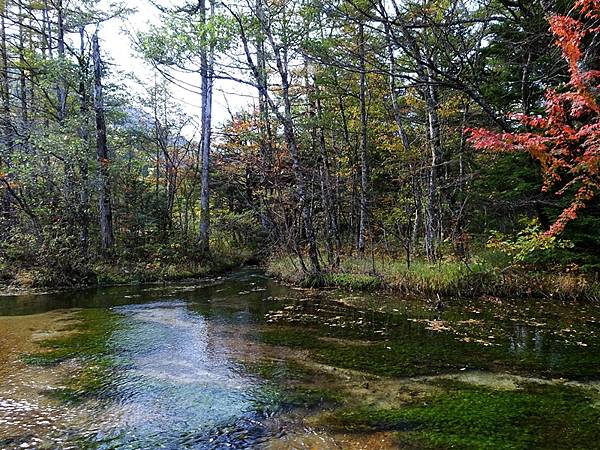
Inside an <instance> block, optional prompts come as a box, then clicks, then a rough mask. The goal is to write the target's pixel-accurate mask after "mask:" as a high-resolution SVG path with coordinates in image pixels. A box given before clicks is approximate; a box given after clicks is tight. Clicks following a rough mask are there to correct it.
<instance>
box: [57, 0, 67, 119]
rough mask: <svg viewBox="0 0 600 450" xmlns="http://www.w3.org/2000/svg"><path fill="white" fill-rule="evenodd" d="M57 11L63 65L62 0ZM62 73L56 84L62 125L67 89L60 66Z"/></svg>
mask: <svg viewBox="0 0 600 450" xmlns="http://www.w3.org/2000/svg"><path fill="white" fill-rule="evenodd" d="M56 11H57V14H58V30H57V31H58V40H57V45H58V58H59V62H60V64H61V66H62V65H63V64H64V62H65V61H64V60H65V27H64V17H63V16H64V11H63V2H62V0H57V2H56ZM60 69H61V74H60V75H59V77H58V83H57V86H56V98H57V109H58V122H59V123H60V124H61V125H62V123H63V121H64V119H65V115H66V109H67V91H66V87H65V79H64V76H63V75H62V70H63V68H62V67H60Z"/></svg>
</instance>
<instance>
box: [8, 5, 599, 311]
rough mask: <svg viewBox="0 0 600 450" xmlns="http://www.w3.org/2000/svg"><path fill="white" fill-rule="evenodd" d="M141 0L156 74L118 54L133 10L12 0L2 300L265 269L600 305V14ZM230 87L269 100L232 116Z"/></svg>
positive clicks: (412, 288)
mask: <svg viewBox="0 0 600 450" xmlns="http://www.w3.org/2000/svg"><path fill="white" fill-rule="evenodd" d="M144 7H145V8H148V9H149V10H150V9H152V11H153V13H154V14H155V15H157V17H159V20H158V21H155V22H154V23H152V24H151V25H149V26H148V27H146V28H145V29H143V30H138V31H135V32H132V33H130V40H131V45H132V48H133V49H134V50H135V52H136V54H137V55H138V56H139V57H141V58H143V59H144V61H145V63H146V65H147V66H148V70H150V71H151V73H152V74H153V76H152V79H150V80H148V79H142V78H141V76H140V77H138V75H139V74H136V73H135V70H134V68H133V67H131V68H128V71H125V72H124V71H123V70H121V69H120V68H119V67H117V66H115V65H113V64H111V63H110V61H111V55H110V54H109V53H108V52H107V51H105V50H104V46H103V44H104V42H105V41H104V39H105V38H106V36H103V27H104V26H105V24H107V23H110V22H111V21H115V20H122V19H123V18H126V17H128V15H131V14H133V13H134V12H135V11H134V10H133V9H132V8H131V7H129V6H128V5H127V3H123V4H117V3H111V4H110V5H107V4H103V3H102V2H96V1H93V0H3V1H2V2H0V8H1V15H0V18H1V23H0V97H1V101H0V103H1V106H0V107H1V108H2V113H1V123H0V128H1V137H0V223H1V225H0V280H1V283H2V285H4V287H5V288H6V289H8V290H11V289H13V290H15V289H16V290H18V289H38V288H39V289H43V288H48V287H68V286H85V285H97V284H101V285H102V284H119V283H132V282H135V283H140V282H152V281H170V280H171V281H172V280H185V279H194V278H198V277H201V276H203V275H207V274H218V273H222V272H223V271H226V270H229V269H232V268H235V267H239V266H241V265H244V264H248V263H252V264H260V265H263V266H265V267H266V268H267V271H268V272H269V273H270V274H272V275H274V276H277V277H279V278H282V279H284V280H286V281H288V282H292V283H294V284H299V285H303V286H338V287H346V288H351V289H377V288H388V289H392V290H397V291H401V292H406V293H413V294H425V295H461V296H481V295H494V296H496V295H497V296H541V297H553V296H555V297H557V298H573V299H597V298H598V297H599V296H600V284H599V278H598V276H599V275H598V274H599V269H600V259H599V256H600V233H598V229H599V228H598V227H600V214H599V213H600V209H599V206H600V205H599V203H598V198H597V195H598V190H599V189H600V175H599V168H600V102H599V92H600V84H599V83H600V39H599V36H600V33H598V31H599V30H600V28H599V27H600V2H598V0H576V1H572V0H564V1H562V0H560V1H559V0H557V1H546V0H531V1H520V0H516V1H515V0H476V1H463V0H431V1H430V0H402V1H400V0H334V1H331V2H320V1H319V0H246V1H241V2H229V1H227V0H226V1H225V2H217V1H216V0H198V1H197V2H192V1H187V2H184V1H181V2H160V1H155V2H148V4H147V5H145V6H144ZM182 76H184V78H182ZM182 80H185V81H182ZM189 80H192V81H189ZM224 81H226V82H228V83H230V84H231V83H234V85H235V86H237V88H236V90H238V91H239V92H240V93H242V94H244V95H246V96H247V97H248V98H250V101H249V102H248V103H247V104H246V106H243V107H240V108H235V109H231V108H229V106H228V107H227V117H228V118H227V119H226V120H224V121H221V122H217V121H216V120H215V119H214V117H215V108H223V106H222V105H217V104H215V101H214V92H215V89H216V88H215V86H218V85H219V83H221V82H224ZM132 82H133V83H134V84H135V85H136V86H137V87H138V89H137V90H135V91H134V90H132V89H131V83H132ZM182 89H185V90H189V92H194V93H196V94H198V97H197V98H198V99H199V104H198V105H194V106H196V107H197V111H198V114H194V113H192V112H191V110H190V109H189V108H186V107H184V106H183V105H182V104H181V102H178V101H177V100H176V98H175V96H174V94H173V92H174V91H176V90H179V91H181V90H182ZM232 95H233V94H232ZM194 98H195V97H194Z"/></svg>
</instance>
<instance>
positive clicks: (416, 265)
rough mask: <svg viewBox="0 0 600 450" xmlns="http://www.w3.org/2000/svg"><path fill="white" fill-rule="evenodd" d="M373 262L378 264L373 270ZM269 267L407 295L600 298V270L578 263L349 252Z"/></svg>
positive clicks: (285, 277)
mask: <svg viewBox="0 0 600 450" xmlns="http://www.w3.org/2000/svg"><path fill="white" fill-rule="evenodd" d="M373 267H374V268H375V270H373ZM266 268H267V273H268V274H269V275H270V276H273V277H275V278H278V279H280V280H282V281H285V282H287V283H291V284H294V285H298V286H305V287H307V286H320V287H335V288H341V289H349V290H356V291H375V290H388V291H393V292H397V293H400V294H403V295H411V296H418V297H429V298H436V297H437V296H440V297H465V298H479V297H499V298H519V297H535V298H549V299H556V300H566V301H572V300H577V301H579V300H582V301H600V281H599V280H598V277H597V275H596V276H594V275H592V274H587V273H584V272H582V271H580V270H577V269H576V268H573V267H572V268H561V269H554V270H547V269H546V270H541V269H537V270H535V269H532V268H527V267H520V266H509V265H498V264H494V263H493V262H491V261H489V260H486V259H484V258H481V259H479V260H474V261H471V262H468V263H465V262H463V261H440V262H438V263H435V264H431V263H429V262H426V261H419V260H417V261H413V262H412V263H411V265H410V267H408V266H407V264H406V263H405V262H403V261H397V260H393V259H391V258H387V257H377V258H375V259H374V263H373V259H371V258H367V257H365V258H360V257H355V256H344V257H342V259H341V261H340V266H339V269H337V270H336V271H330V272H325V273H323V274H322V275H320V276H319V277H315V276H310V275H308V276H307V275H306V274H305V273H303V272H302V270H301V269H300V264H299V261H298V260H297V257H295V256H290V255H280V256H276V257H272V258H270V259H269V260H268V262H267V264H266Z"/></svg>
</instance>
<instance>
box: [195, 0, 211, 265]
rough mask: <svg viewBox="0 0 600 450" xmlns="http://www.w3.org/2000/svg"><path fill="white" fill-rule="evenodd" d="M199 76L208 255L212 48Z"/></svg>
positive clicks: (204, 52) (204, 248)
mask: <svg viewBox="0 0 600 450" xmlns="http://www.w3.org/2000/svg"><path fill="white" fill-rule="evenodd" d="M210 7H211V14H212V13H213V12H214V2H213V1H211V3H210ZM199 8H200V17H201V19H200V20H201V22H202V23H203V24H206V0H200V5H199ZM200 60H201V62H200V76H201V78H202V80H201V83H202V118H201V122H202V123H201V127H202V142H201V147H200V150H201V164H202V167H201V170H200V179H201V189H200V234H199V244H200V252H201V254H203V255H208V254H209V252H210V244H209V240H210V145H211V132H212V90H213V65H214V48H213V44H209V48H208V49H207V48H206V47H204V46H203V47H202V49H201V55H200Z"/></svg>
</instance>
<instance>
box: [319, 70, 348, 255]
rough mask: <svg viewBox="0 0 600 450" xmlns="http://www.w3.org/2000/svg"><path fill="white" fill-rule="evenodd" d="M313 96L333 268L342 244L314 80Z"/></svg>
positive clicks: (321, 116) (321, 114)
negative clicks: (314, 97)
mask: <svg viewBox="0 0 600 450" xmlns="http://www.w3.org/2000/svg"><path fill="white" fill-rule="evenodd" d="M315 94H316V97H317V98H316V106H317V119H318V121H319V130H318V135H319V153H320V156H321V161H322V168H321V175H322V176H321V190H322V195H323V208H324V209H325V214H326V217H327V226H328V231H329V233H328V234H329V240H330V241H332V249H331V254H332V255H331V256H332V260H331V261H330V263H331V264H332V265H333V267H338V266H339V265H340V251H341V247H342V243H341V241H340V232H339V225H338V218H337V214H336V209H335V196H334V195H333V187H332V183H331V164H330V163H329V155H328V154H327V146H326V145H325V132H324V131H323V108H322V105H321V97H320V95H321V94H320V91H319V84H318V82H317V81H316V80H315Z"/></svg>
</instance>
